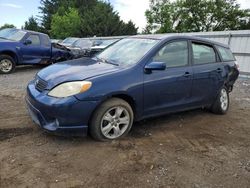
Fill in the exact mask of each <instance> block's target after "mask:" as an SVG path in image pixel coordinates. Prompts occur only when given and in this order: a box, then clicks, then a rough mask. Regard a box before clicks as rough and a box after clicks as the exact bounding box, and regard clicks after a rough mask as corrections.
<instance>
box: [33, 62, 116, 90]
mask: <svg viewBox="0 0 250 188" xmlns="http://www.w3.org/2000/svg"><path fill="white" fill-rule="evenodd" d="M119 69H120V67H119V66H115V65H112V64H108V63H103V62H99V61H98V60H97V59H94V58H92V59H91V58H81V59H76V60H71V61H65V62H61V63H57V64H54V65H51V66H49V67H47V68H45V69H43V70H41V71H40V72H38V74H37V75H38V77H39V78H41V79H42V80H44V81H46V82H47V83H48V86H47V89H51V88H53V87H54V86H56V85H58V84H60V83H63V82H69V81H77V80H86V79H89V78H92V77H96V76H100V75H104V74H107V73H111V72H114V71H117V70H119Z"/></svg>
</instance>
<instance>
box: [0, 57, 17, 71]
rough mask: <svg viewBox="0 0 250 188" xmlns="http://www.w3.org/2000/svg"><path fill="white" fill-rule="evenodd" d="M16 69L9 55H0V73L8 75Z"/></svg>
mask: <svg viewBox="0 0 250 188" xmlns="http://www.w3.org/2000/svg"><path fill="white" fill-rule="evenodd" d="M15 68H16V63H15V60H14V59H13V58H12V57H11V56H9V55H0V73H2V74H10V73H11V72H13V71H14V70H15Z"/></svg>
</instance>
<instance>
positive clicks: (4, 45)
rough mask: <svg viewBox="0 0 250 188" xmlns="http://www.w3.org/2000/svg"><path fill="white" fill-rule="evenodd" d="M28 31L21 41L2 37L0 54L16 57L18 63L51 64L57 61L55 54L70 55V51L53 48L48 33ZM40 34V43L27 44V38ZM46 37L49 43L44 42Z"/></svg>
mask: <svg viewBox="0 0 250 188" xmlns="http://www.w3.org/2000/svg"><path fill="white" fill-rule="evenodd" d="M26 32H27V33H26V34H25V36H24V37H23V38H22V39H21V40H20V41H12V40H5V39H0V54H5V55H10V56H11V57H12V58H14V60H15V63H16V65H29V64H32V65H33V64H49V63H52V62H54V61H55V56H58V54H60V56H61V57H68V56H70V54H69V52H67V51H64V50H61V49H57V48H53V47H52V45H51V43H50V39H49V37H48V36H47V35H46V34H43V33H38V32H33V31H26ZM31 34H34V35H38V36H39V38H40V41H41V44H40V45H26V44H24V43H25V41H26V39H27V38H28V37H29V36H30V35H31ZM44 38H46V39H47V40H48V41H49V43H48V44H44Z"/></svg>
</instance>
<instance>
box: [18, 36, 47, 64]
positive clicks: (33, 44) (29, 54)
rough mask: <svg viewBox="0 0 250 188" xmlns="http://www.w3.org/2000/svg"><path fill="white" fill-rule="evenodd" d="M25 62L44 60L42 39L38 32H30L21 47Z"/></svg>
mask: <svg viewBox="0 0 250 188" xmlns="http://www.w3.org/2000/svg"><path fill="white" fill-rule="evenodd" d="M21 54H22V58H23V64H38V63H40V62H41V60H42V56H43V51H42V50H41V39H40V36H39V35H38V34H30V35H28V36H27V38H26V39H25V40H24V43H23V45H22V47H21Z"/></svg>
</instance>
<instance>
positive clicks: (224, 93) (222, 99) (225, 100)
mask: <svg viewBox="0 0 250 188" xmlns="http://www.w3.org/2000/svg"><path fill="white" fill-rule="evenodd" d="M220 103H221V108H222V110H224V111H225V110H227V107H228V95H227V91H226V90H225V89H222V90H221V95H220Z"/></svg>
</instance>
